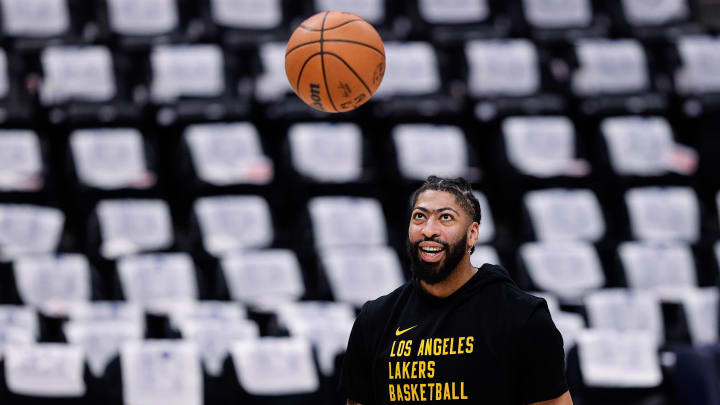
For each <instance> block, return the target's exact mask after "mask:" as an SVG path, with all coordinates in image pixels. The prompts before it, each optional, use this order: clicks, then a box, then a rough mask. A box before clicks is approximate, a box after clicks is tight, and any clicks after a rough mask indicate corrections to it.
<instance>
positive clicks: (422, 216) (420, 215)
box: [415, 212, 425, 219]
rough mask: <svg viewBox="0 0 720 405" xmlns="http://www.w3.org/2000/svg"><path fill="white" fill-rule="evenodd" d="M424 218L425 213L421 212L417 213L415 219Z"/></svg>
mask: <svg viewBox="0 0 720 405" xmlns="http://www.w3.org/2000/svg"><path fill="white" fill-rule="evenodd" d="M423 218H425V215H423V214H422V213H421V212H416V213H415V219H423Z"/></svg>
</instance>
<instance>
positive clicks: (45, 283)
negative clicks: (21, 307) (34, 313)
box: [13, 253, 100, 315]
mask: <svg viewBox="0 0 720 405" xmlns="http://www.w3.org/2000/svg"><path fill="white" fill-rule="evenodd" d="M13 274H14V276H15V282H16V284H17V291H18V294H19V296H20V299H21V301H22V302H23V303H24V304H25V305H31V306H32V307H34V308H37V309H38V310H40V311H42V312H44V313H46V314H61V315H65V314H66V312H67V310H68V306H69V305H70V304H71V303H73V302H77V301H89V300H90V299H91V298H92V297H93V296H95V298H100V297H98V295H99V293H100V291H99V290H100V288H99V277H98V275H97V274H94V271H93V270H92V269H91V268H90V264H89V263H88V260H87V258H86V257H85V256H83V255H80V254H70V253H68V254H61V255H58V256H52V255H35V256H23V257H19V258H17V259H16V260H15V261H14V262H13Z"/></svg>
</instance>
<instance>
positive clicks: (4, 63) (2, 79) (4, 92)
mask: <svg viewBox="0 0 720 405" xmlns="http://www.w3.org/2000/svg"><path fill="white" fill-rule="evenodd" d="M9 92H10V75H9V72H8V60H7V54H6V53H5V50H4V49H0V99H3V98H5V97H7V96H8V93H9Z"/></svg>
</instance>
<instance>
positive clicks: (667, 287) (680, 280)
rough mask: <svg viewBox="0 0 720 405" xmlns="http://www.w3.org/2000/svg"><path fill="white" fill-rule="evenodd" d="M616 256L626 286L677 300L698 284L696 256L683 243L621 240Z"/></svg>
mask: <svg viewBox="0 0 720 405" xmlns="http://www.w3.org/2000/svg"><path fill="white" fill-rule="evenodd" d="M618 256H619V257H620V261H621V263H622V266H623V268H624V269H625V278H626V279H627V283H628V286H629V287H631V288H636V289H642V290H649V291H652V292H654V293H656V294H657V295H658V296H659V297H660V298H661V299H662V300H664V301H671V302H677V301H678V300H680V299H681V298H682V296H683V294H684V291H685V290H686V289H687V288H689V287H696V286H697V273H696V270H695V259H694V258H693V255H692V251H691V250H690V248H689V247H688V246H687V245H684V244H682V243H678V242H623V243H621V244H620V245H619V246H618Z"/></svg>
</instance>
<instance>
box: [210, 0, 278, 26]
mask: <svg viewBox="0 0 720 405" xmlns="http://www.w3.org/2000/svg"><path fill="white" fill-rule="evenodd" d="M210 6H211V8H210V11H211V12H212V17H213V20H214V21H215V22H216V23H217V24H218V25H222V26H226V27H231V28H241V29H270V28H275V27H277V26H278V25H280V23H281V22H282V3H281V0H211V2H210Z"/></svg>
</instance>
